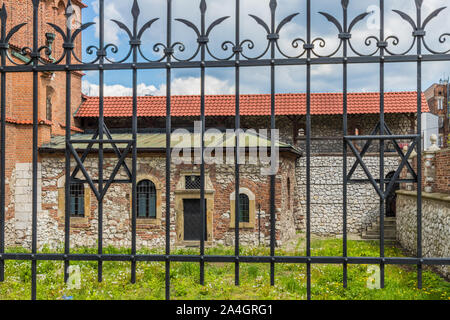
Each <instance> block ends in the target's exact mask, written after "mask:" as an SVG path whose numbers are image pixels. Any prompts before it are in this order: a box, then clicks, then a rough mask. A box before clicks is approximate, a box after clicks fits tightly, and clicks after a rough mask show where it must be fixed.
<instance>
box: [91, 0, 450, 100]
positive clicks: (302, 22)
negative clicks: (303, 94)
mask: <svg viewBox="0 0 450 320" xmlns="http://www.w3.org/2000/svg"><path fill="white" fill-rule="evenodd" d="M132 2H133V1H132V0H109V1H105V41H106V42H107V43H115V44H118V45H119V44H120V46H119V47H120V48H121V53H123V48H126V47H127V46H126V45H127V43H128V39H127V36H126V34H125V33H124V32H123V31H122V30H120V29H119V28H118V27H117V26H116V25H115V24H113V23H112V22H111V21H110V19H117V20H120V21H122V22H123V23H125V24H126V25H127V26H131V25H132V17H131V13H130V10H131V5H132ZM329 2H330V1H325V0H323V1H313V2H312V37H313V39H314V38H316V37H321V38H323V39H325V40H326V47H325V48H320V47H319V46H318V43H317V42H316V51H318V52H320V53H321V54H329V53H331V52H333V51H334V50H335V48H336V47H337V45H338V41H339V40H338V37H337V30H336V28H335V27H334V25H333V24H331V23H329V22H328V21H326V19H325V18H324V17H323V16H321V15H319V14H318V13H317V12H318V11H325V12H329V13H330V14H333V15H334V16H335V17H336V18H337V19H338V20H339V21H341V22H342V9H341V8H340V1H335V2H334V1H333V3H335V4H329ZM199 3H200V1H199V0H191V1H185V0H177V1H173V12H172V14H173V19H176V18H184V19H187V20H189V21H192V22H193V23H194V24H196V25H197V26H198V25H199V22H200V21H199V20H200V14H199V13H200V12H199V9H198V4H199ZM268 3H269V1H268V0H246V1H241V40H243V39H252V40H253V41H254V43H255V47H254V49H253V50H249V49H248V48H247V47H245V49H244V50H245V53H246V54H247V55H248V56H257V55H259V54H260V53H261V52H262V50H264V48H265V46H266V43H267V39H266V36H265V33H264V29H263V28H262V27H261V26H259V25H258V24H257V23H256V22H255V21H254V20H253V19H252V18H250V17H249V16H248V14H250V13H251V14H255V15H257V16H258V17H260V18H261V19H263V20H264V21H266V23H269V22H270V10H269V7H268ZM139 4H140V10H141V15H140V17H139V24H138V27H140V26H142V25H143V24H144V23H145V22H147V21H148V20H150V19H153V18H156V17H159V18H160V19H159V21H157V22H155V23H154V24H153V25H152V27H151V28H150V29H149V30H147V31H146V32H145V33H144V35H143V38H142V50H143V52H144V54H145V55H146V56H147V57H149V58H155V56H153V53H154V52H153V50H152V48H153V45H154V44H155V43H157V42H161V43H165V38H166V4H167V1H166V0H140V1H139ZM371 4H372V5H373V4H376V5H377V4H378V2H377V1H375V0H371V1H368V0H367V1H351V2H350V8H349V21H351V20H352V19H353V18H354V17H356V16H357V15H358V14H360V13H362V12H365V11H366V9H367V8H368V6H369V5H371ZM207 5H208V10H207V12H206V23H207V25H209V24H210V23H211V22H212V21H214V20H216V19H217V18H219V17H222V16H230V18H229V19H227V20H226V21H224V22H223V23H222V24H221V25H220V26H217V27H216V28H215V29H214V31H213V32H212V33H211V34H210V43H209V46H210V49H211V51H212V52H213V54H215V55H216V56H218V57H226V56H227V55H228V54H229V51H227V52H223V50H222V48H221V44H222V43H223V42H224V41H226V40H234V25H235V17H234V15H235V9H234V1H231V0H230V1H223V0H208V1H207ZM445 5H448V0H427V1H424V5H423V14H422V20H424V19H425V18H426V17H427V16H428V15H429V14H430V13H431V12H432V11H433V10H435V9H437V8H439V7H442V6H445ZM91 7H92V8H93V10H94V13H95V14H96V15H97V18H96V21H97V22H98V0H93V1H92V3H91ZM392 9H399V10H402V11H405V12H406V13H407V14H409V15H411V17H412V18H413V20H415V19H416V12H415V6H414V1H413V0H397V1H390V2H387V3H386V5H385V35H386V37H388V36H390V35H396V36H398V38H399V40H400V42H399V44H398V46H393V45H392V41H389V48H390V50H392V51H394V52H396V53H400V52H402V51H404V50H406V49H408V48H409V46H410V45H411V43H412V37H411V31H412V30H411V26H410V25H409V24H408V23H406V22H405V21H404V20H403V19H402V18H401V17H399V16H398V14H396V13H394V12H392ZM305 10H306V1H304V0H279V1H278V7H277V14H276V23H277V24H278V23H279V22H280V21H281V19H283V18H284V17H286V16H287V15H289V14H291V13H294V12H300V14H299V15H298V16H297V17H295V18H294V19H293V20H292V21H291V22H290V23H289V24H287V25H285V27H284V28H283V30H282V31H281V34H280V46H281V48H282V49H283V51H284V52H286V53H287V54H290V55H295V54H297V53H298V52H301V50H299V48H298V49H294V48H292V46H291V42H292V40H293V39H295V38H298V37H300V38H303V39H305V38H306V30H305V27H306V11H305ZM449 19H450V9H447V10H444V11H442V12H441V13H440V15H439V17H438V18H436V19H434V20H433V21H432V22H430V23H429V24H428V25H427V36H426V41H427V43H428V44H429V46H430V47H432V48H433V49H435V50H445V49H448V48H449V47H448V43H449V41H448V40H449V39H447V41H446V42H445V43H440V42H439V36H440V35H441V34H442V33H444V32H448V30H445V28H444V29H442V26H443V25H445V21H448V20H449ZM172 34H173V39H172V41H173V42H177V41H181V42H183V43H184V44H185V46H186V51H185V52H179V50H178V48H176V50H175V51H176V56H177V57H178V58H188V57H190V55H192V54H193V52H195V48H196V46H197V42H196V36H195V33H194V32H193V31H192V30H191V29H190V28H187V27H186V26H185V25H183V24H182V23H180V22H178V21H175V20H174V21H173V23H172ZM371 35H375V36H378V30H372V29H369V28H368V25H367V23H366V21H361V22H359V23H358V24H357V25H356V26H355V27H354V29H353V30H352V39H351V42H352V45H353V46H354V48H355V49H356V50H358V51H359V52H361V53H365V54H368V53H371V52H372V51H374V50H375V49H376V45H375V41H373V42H372V45H371V46H370V47H367V46H366V45H365V40H366V38H367V37H369V36H371ZM97 36H98V34H97ZM391 40H392V39H391ZM90 44H92V43H86V45H90ZM94 44H95V43H94ZM300 46H301V45H300ZM349 51H351V50H349ZM411 53H415V48H413V49H412V51H411ZM424 53H425V54H426V53H427V52H426V50H425V49H424ZM341 54H342V49H341V52H338V53H337V56H340V55H341ZM350 54H351V53H350ZM278 56H279V55H278ZM118 58H121V54H118ZM266 58H267V56H266ZM141 60H142V59H141ZM257 69H258V70H257ZM279 69H280V68H277V70H279ZM351 69H352V70H353V71H352V74H351V78H349V90H351V91H360V90H362V88H365V89H366V90H374V91H376V90H378V79H377V76H378V71H377V70H378V69H377V68H376V69H375V70H372V68H371V67H369V65H368V64H366V65H360V66H359V65H358V66H357V67H354V66H352V67H351ZM242 70H245V72H244V71H243V72H242V73H241V78H242V79H241V92H245V93H266V92H268V89H269V87H268V85H269V84H270V82H269V80H270V78H269V73H268V71H267V68H246V69H242ZM368 70H371V71H370V72H369V71H368ZM312 71H313V74H312V90H313V91H314V92H334V91H341V90H342V84H341V81H342V69H341V67H340V66H339V65H337V66H330V65H328V66H314V68H313V69H312ZM410 71H411V64H401V65H399V67H398V68H396V69H395V73H393V74H387V79H386V90H387V91H394V90H411V89H414V88H415V86H416V84H415V75H414V74H412V73H411V72H410ZM444 71H446V70H445V69H443V68H442V67H439V66H438V64H431V65H429V64H427V66H426V68H424V70H423V73H424V74H423V81H424V87H428V85H430V84H431V83H432V82H436V81H438V79H439V77H441V76H442V72H444ZM277 72H279V71H277ZM233 74H234V73H233V72H223V73H221V74H215V78H214V79H209V80H208V81H207V82H206V83H207V93H208V94H215V93H230V91H232V86H231V85H230V84H229V83H233V82H234V75H233ZM388 77H389V78H388ZM143 80H144V81H145V82H147V83H154V81H152V79H147V78H146V79H143ZM91 81H92V82H93V81H95V80H91ZM276 84H277V90H279V91H281V92H298V91H304V88H305V70H304V69H303V68H302V67H289V68H287V67H286V68H284V69H283V71H282V72H281V73H277V83H276ZM125 85H127V84H125ZM214 85H215V86H217V88H216V87H214ZM141 86H142V88H141V89H140V92H141V94H155V95H163V94H165V86H164V85H156V86H147V85H145V84H142V85H141ZM108 87H111V88H114V89H113V90H111V91H112V92H111V93H112V94H116V95H119V94H127V95H130V94H131V91H130V88H127V87H124V86H122V87H120V88H119V87H118V86H108ZM199 87H200V85H199V79H198V78H196V77H191V78H177V79H175V80H174V81H173V83H172V90H173V94H198V93H199V90H198V88H199ZM92 90H95V89H92ZM97 92H98V90H97Z"/></svg>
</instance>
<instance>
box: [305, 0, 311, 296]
mask: <svg viewBox="0 0 450 320" xmlns="http://www.w3.org/2000/svg"><path fill="white" fill-rule="evenodd" d="M306 11H307V12H306V15H307V18H306V20H307V21H306V25H307V30H306V39H307V40H306V42H307V43H308V45H309V46H311V0H307V2H306ZM310 170H311V49H309V50H308V51H307V63H306V256H307V257H308V262H307V263H306V297H307V299H308V300H311V262H310V261H311V258H310V257H311V186H310V183H311V173H310Z"/></svg>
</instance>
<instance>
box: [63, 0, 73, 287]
mask: <svg viewBox="0 0 450 320" xmlns="http://www.w3.org/2000/svg"><path fill="white" fill-rule="evenodd" d="M69 6H71V1H69V2H68V3H67V8H66V14H68V10H71V8H70V9H69ZM72 14H73V13H72ZM69 18H70V17H69V16H67V19H69ZM67 21H69V20H67ZM66 31H67V37H68V39H70V37H71V29H70V27H69V25H67V28H66ZM66 54H67V56H66V66H69V65H70V64H71V63H72V52H71V51H69V50H67V51H66ZM71 90H72V76H71V71H70V70H66V149H65V150H64V153H65V172H66V176H65V185H64V199H65V202H64V254H65V255H68V254H69V253H70V201H69V200H70V183H71V176H70V158H71V156H70V148H69V145H68V144H69V143H70V136H71V130H70V128H71V126H72V124H71V122H72V119H71V117H72V108H71V104H72V95H71ZM69 265H70V261H69V260H67V259H65V260H64V282H67V281H68V280H69Z"/></svg>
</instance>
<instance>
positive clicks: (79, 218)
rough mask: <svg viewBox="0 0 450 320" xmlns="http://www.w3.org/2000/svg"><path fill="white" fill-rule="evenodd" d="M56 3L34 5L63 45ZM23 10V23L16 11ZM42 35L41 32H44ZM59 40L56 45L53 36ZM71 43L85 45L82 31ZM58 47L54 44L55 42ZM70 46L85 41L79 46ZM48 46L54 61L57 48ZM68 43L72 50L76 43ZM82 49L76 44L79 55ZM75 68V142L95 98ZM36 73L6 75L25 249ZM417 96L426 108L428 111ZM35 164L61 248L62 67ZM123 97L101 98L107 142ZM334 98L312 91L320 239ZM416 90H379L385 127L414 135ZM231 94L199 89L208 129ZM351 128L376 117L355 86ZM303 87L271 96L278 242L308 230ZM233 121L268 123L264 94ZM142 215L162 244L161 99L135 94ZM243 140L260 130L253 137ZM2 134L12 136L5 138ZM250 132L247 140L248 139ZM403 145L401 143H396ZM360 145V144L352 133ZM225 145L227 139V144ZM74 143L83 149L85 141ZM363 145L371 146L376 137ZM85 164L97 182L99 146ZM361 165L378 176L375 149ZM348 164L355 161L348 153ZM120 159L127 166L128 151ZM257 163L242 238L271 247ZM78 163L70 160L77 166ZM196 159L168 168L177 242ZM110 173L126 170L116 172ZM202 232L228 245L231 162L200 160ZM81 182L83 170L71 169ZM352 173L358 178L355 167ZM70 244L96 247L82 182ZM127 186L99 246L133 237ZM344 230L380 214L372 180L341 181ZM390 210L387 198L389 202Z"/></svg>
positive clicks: (337, 105) (42, 212)
mask: <svg viewBox="0 0 450 320" xmlns="http://www.w3.org/2000/svg"><path fill="white" fill-rule="evenodd" d="M12 2H13V1H4V3H5V6H6V8H7V9H8V10H9V12H11V13H14V14H11V19H10V20H9V22H10V23H11V25H15V24H18V23H19V20H20V22H23V21H24V20H25V21H28V22H30V19H31V18H30V17H29V16H26V15H25V12H27V13H29V12H31V10H30V7H29V6H30V4H29V3H28V2H25V3H21V5H20V6H19V5H17V3H16V2H14V10H13V9H12V6H13V4H12ZM73 3H74V4H75V5H76V10H75V12H76V17H77V19H75V23H79V22H80V21H81V9H82V8H83V7H84V5H83V4H82V3H81V2H79V1H73ZM64 6H65V3H64V1H59V2H58V1H42V2H41V5H40V15H41V16H40V18H41V24H42V25H41V26H40V27H41V28H42V30H44V31H45V32H40V35H41V39H40V42H41V43H43V44H47V45H49V46H50V45H52V46H53V47H59V48H60V47H61V45H60V44H61V43H60V41H61V39H59V38H58V36H54V35H50V33H52V32H54V31H52V30H51V28H50V27H49V26H48V25H47V24H46V22H52V23H55V24H58V25H61V26H62V25H63V24H64V23H65V20H64ZM18 10H19V11H20V10H23V12H24V15H25V17H26V18H25V19H23V17H20V15H18V14H17V12H18ZM29 28H31V26H30V24H28V25H27V26H25V27H24V29H23V30H21V31H20V32H19V33H18V34H17V35H16V36H15V37H14V38H13V39H12V43H13V44H14V45H12V46H11V49H10V50H11V56H13V57H14V59H17V61H18V62H21V61H22V62H25V61H27V59H28V57H27V55H23V54H22V53H21V50H19V48H21V47H24V46H26V45H29V41H28V39H27V37H26V35H27V34H30V33H31V29H29ZM45 34H47V35H45ZM58 41H59V42H58ZM77 41H81V40H80V39H78V40H77ZM58 43H59V45H57V44H58ZM78 44H81V42H79V43H78ZM58 50H59V49H55V50H54V51H52V54H51V55H52V57H47V58H48V59H52V58H55V57H58V55H59V54H61V52H60V51H58ZM76 50H80V46H77V49H76ZM78 53H79V54H80V52H78ZM82 76H83V74H82V73H73V74H72V89H71V92H72V107H71V110H72V114H73V115H74V117H73V121H72V123H75V124H76V125H77V126H76V127H73V128H72V132H73V134H74V136H73V138H72V139H86V138H91V137H92V136H93V134H94V130H95V128H96V127H97V123H98V119H97V118H98V103H99V100H98V98H96V97H86V96H82V94H81V78H82ZM31 77H32V76H31V75H30V74H19V73H17V74H8V78H7V80H8V88H7V93H8V96H7V117H8V125H7V131H6V137H7V139H6V140H7V146H6V150H7V168H6V176H7V184H6V185H7V192H6V243H7V244H8V245H23V246H28V245H29V244H30V242H31V197H30V196H29V194H30V193H31V161H32V158H31V154H32V153H31V145H32V142H31V141H32V122H31V119H32V87H31V86H32V78H31ZM422 98H423V106H424V112H425V111H428V108H427V107H426V106H427V104H426V103H425V98H424V96H423V97H422ZM38 100H39V166H38V188H39V190H38V195H39V201H38V245H39V246H40V247H41V246H42V245H45V244H47V245H50V246H51V247H58V246H59V245H61V243H63V240H64V218H63V217H64V215H65V212H64V210H65V209H64V208H65V197H64V181H65V180H64V174H65V172H64V153H63V150H64V148H65V141H64V136H63V135H64V131H65V75H64V74H59V73H53V74H46V73H43V74H40V77H39V95H38ZM131 101H132V99H131V98H130V97H106V98H105V100H104V114H105V123H106V126H107V127H108V128H109V129H110V130H111V133H112V135H113V137H114V138H120V137H127V136H128V137H129V135H130V128H131V108H132V103H131ZM342 103H343V97H342V94H329V93H325V94H313V95H312V136H313V140H312V146H311V147H312V158H311V170H312V171H311V173H312V181H311V195H312V199H311V227H312V229H311V231H312V232H313V233H316V234H321V235H333V234H339V233H341V232H342V161H343V157H342V152H343V150H342V135H343V133H342ZM416 104H417V95H416V93H415V92H397V93H395V92H394V93H386V95H385V111H386V123H387V125H388V127H389V128H390V130H391V131H392V133H393V134H407V133H410V132H414V130H415V126H416V114H415V112H416V109H417V108H416ZM234 110H235V106H234V97H233V96H207V97H206V126H207V128H216V129H219V131H220V130H226V129H230V128H234ZM348 110H349V132H348V133H349V134H350V135H362V134H370V133H371V132H372V130H373V129H374V128H375V127H376V126H377V123H378V118H379V114H378V112H379V94H377V93H352V94H349V97H348ZM305 114H306V95H304V94H280V95H277V96H276V115H277V116H276V118H277V119H276V120H277V127H278V128H280V139H279V140H280V141H278V142H277V144H278V147H279V149H280V157H279V159H280V161H279V170H278V172H277V174H276V179H275V182H276V185H275V190H276V193H275V207H276V239H277V242H278V244H280V245H282V244H284V243H285V242H286V241H288V240H289V239H291V238H292V237H293V236H294V235H295V232H296V230H304V215H305V203H306V199H305V198H306V190H305V189H306V178H305V172H306V166H305V161H306V160H305V157H302V156H301V155H302V150H303V149H304V147H305V145H304V144H305V131H306V125H305V118H306V117H305ZM199 115H200V98H199V97H198V96H185V97H173V98H172V116H173V124H172V126H173V128H185V129H190V128H192V127H193V122H194V121H195V120H198V119H199ZM241 115H242V119H241V123H242V127H243V128H244V129H268V128H270V96H269V95H245V96H242V98H241ZM138 116H139V121H138V126H139V128H140V129H139V137H138V168H137V169H138V171H137V182H138V219H137V225H138V227H137V230H138V232H137V236H138V237H137V245H138V247H143V246H147V247H148V246H159V245H162V244H164V241H165V239H164V230H165V221H166V220H165V219H166V208H165V198H166V196H168V195H166V194H165V193H164V190H165V181H166V179H165V144H164V143H165V139H164V134H163V132H165V129H164V126H165V118H164V117H165V98H164V97H139V99H138ZM250 136H252V137H253V138H254V137H256V141H257V144H256V145H253V143H255V142H254V141H255V140H253V139H252V138H251V137H250ZM8 137H14V139H9V138H8ZM247 137H248V139H247ZM244 141H246V142H245V143H246V147H248V149H247V151H248V152H247V154H248V155H250V149H251V148H252V147H254V146H260V144H261V143H262V144H266V145H267V144H268V140H267V138H264V135H252V134H249V133H247V136H246V139H244ZM403 143H406V141H405V142H403ZM355 144H356V145H357V148H360V144H361V142H358V141H355ZM229 146H230V145H228V144H227V147H229ZM83 147H84V146H83V145H80V151H81V150H82V149H83ZM372 148H373V149H370V150H369V151H377V150H378V146H377V145H374V146H373V147H372ZM93 151H94V152H92V153H91V154H90V155H89V156H88V157H87V158H86V160H85V166H86V169H87V170H88V172H89V173H90V174H91V176H92V177H93V179H95V176H96V174H97V172H98V160H97V156H96V154H95V150H93ZM385 151H386V157H385V164H386V165H385V170H386V171H385V172H384V173H382V174H383V175H388V174H390V173H392V171H395V169H396V168H397V165H398V160H399V156H398V155H397V154H396V153H395V152H393V151H394V150H393V147H392V145H389V144H386V150H385ZM116 160H117V159H116V155H115V153H114V150H113V149H112V148H109V149H108V148H107V149H106V150H105V161H104V163H103V169H104V172H105V175H106V176H108V174H110V173H111V172H112V170H113V168H114V164H115V161H116ZM365 160H366V164H367V166H368V167H369V169H370V170H371V172H372V174H373V175H375V176H377V175H379V173H378V170H379V157H378V155H377V154H375V153H371V152H369V153H367V154H366V156H365ZM348 161H349V166H351V165H352V164H353V162H354V161H355V158H354V157H352V156H351V154H349V160H348ZM127 162H128V166H129V167H131V165H130V161H129V159H127ZM265 165H266V164H264V163H263V162H262V161H261V159H258V161H256V162H254V163H248V164H247V163H246V164H243V165H241V167H240V171H241V174H240V177H241V181H240V184H241V189H240V190H239V193H240V197H241V204H242V206H241V208H240V214H241V217H240V221H241V222H240V228H241V232H240V235H241V241H242V243H246V244H257V243H259V242H261V243H267V242H268V241H269V236H270V220H269V216H270V214H269V197H270V183H269V181H270V179H269V177H268V176H267V175H264V174H262V173H261V168H262V167H264V166H265ZM73 168H75V162H73ZM198 176H199V165H194V164H191V165H189V164H179V165H174V166H173V168H172V171H171V177H170V178H171V180H170V181H171V183H172V185H171V190H172V193H171V194H170V195H169V196H170V198H171V208H170V210H171V211H170V212H171V242H172V243H173V244H180V245H183V244H190V243H196V241H197V239H196V236H197V235H198V232H197V231H198V226H199V223H198V221H199V215H198V211H199V210H198V208H199V199H200V191H199V188H198ZM118 177H119V178H120V177H126V172H123V169H122V171H120V172H119V174H118ZM205 177H206V188H205V199H206V214H207V216H206V222H207V224H206V235H207V239H206V240H207V242H209V243H211V244H225V245H230V244H232V243H233V241H234V231H233V230H234V229H233V228H234V225H233V223H234V212H235V211H234V208H235V203H234V199H235V196H234V191H235V190H234V164H231V163H228V162H227V163H225V164H219V163H213V164H208V165H206V176H205ZM77 178H82V176H81V175H80V174H79V175H78V176H77ZM355 178H359V179H362V178H365V175H364V173H363V172H362V170H360V169H358V170H357V171H356V172H355ZM70 191H71V195H72V197H71V198H70V199H69V201H70V202H71V203H70V208H71V212H70V214H71V244H72V245H74V246H77V245H87V246H94V245H95V243H96V240H97V231H98V218H97V199H96V198H95V195H94V194H93V192H92V191H91V190H90V188H89V186H88V185H87V184H85V183H81V182H80V183H75V184H74V185H72V186H71V187H70ZM130 199H131V186H130V185H129V184H112V185H111V187H110V189H109V190H108V193H107V195H106V197H105V198H104V222H103V230H104V240H105V244H106V245H116V246H126V247H129V246H130V242H131V223H130V220H131V219H130V214H131V213H130V212H131V209H130V206H131V200H130ZM348 203H349V208H348V217H349V219H348V231H349V232H351V233H361V232H362V231H363V230H364V228H365V227H366V226H367V225H369V224H370V223H371V222H372V221H373V220H374V219H376V216H377V215H378V212H379V211H378V206H379V200H378V197H377V195H376V193H375V191H374V190H373V188H372V187H371V186H370V185H351V186H349V197H348ZM390 207H391V206H390Z"/></svg>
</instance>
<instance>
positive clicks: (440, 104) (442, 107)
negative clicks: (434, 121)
mask: <svg viewBox="0 0 450 320" xmlns="http://www.w3.org/2000/svg"><path fill="white" fill-rule="evenodd" d="M443 109H444V99H443V98H438V110H443Z"/></svg>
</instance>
